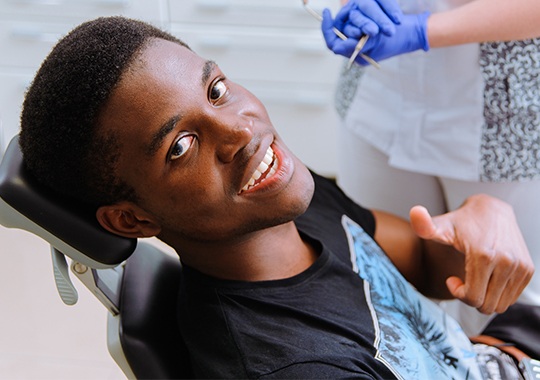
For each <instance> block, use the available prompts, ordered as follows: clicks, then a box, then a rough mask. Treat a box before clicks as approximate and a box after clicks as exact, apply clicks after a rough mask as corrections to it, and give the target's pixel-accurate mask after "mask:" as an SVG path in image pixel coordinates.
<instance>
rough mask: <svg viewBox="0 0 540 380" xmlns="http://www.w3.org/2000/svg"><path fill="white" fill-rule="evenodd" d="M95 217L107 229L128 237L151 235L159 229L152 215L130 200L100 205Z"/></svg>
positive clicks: (157, 232)
mask: <svg viewBox="0 0 540 380" xmlns="http://www.w3.org/2000/svg"><path fill="white" fill-rule="evenodd" d="M96 217H97V220H98V222H99V224H101V226H102V227H103V228H105V229H106V230H107V231H109V232H112V233H113V234H116V235H120V236H124V237H128V238H139V237H152V236H156V235H157V234H159V233H160V231H161V226H160V225H159V223H157V221H156V220H155V218H153V217H152V215H150V214H149V213H147V212H146V211H144V210H143V209H141V208H140V207H138V206H136V205H135V204H133V203H131V202H119V203H116V204H113V205H107V206H101V207H99V208H98V210H97V211H96Z"/></svg>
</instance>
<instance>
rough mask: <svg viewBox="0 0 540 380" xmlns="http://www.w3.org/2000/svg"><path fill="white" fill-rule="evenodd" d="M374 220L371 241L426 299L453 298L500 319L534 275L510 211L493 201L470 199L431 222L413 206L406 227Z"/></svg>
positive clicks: (388, 219)
mask: <svg viewBox="0 0 540 380" xmlns="http://www.w3.org/2000/svg"><path fill="white" fill-rule="evenodd" d="M374 214H375V217H376V222H377V227H376V232H375V239H376V240H377V241H378V242H379V244H380V245H381V247H382V248H383V249H384V250H385V251H386V252H387V254H388V256H389V257H390V259H391V260H392V261H393V262H394V264H396V266H397V267H398V269H399V270H400V271H401V272H402V273H403V274H404V276H405V277H406V278H407V279H408V280H409V281H410V282H411V283H412V284H413V285H415V286H416V287H417V288H418V289H419V290H420V291H421V292H422V293H424V294H426V295H427V296H430V297H434V298H441V299H442V298H448V297H454V298H457V299H460V300H461V301H463V302H465V303H466V304H468V305H470V306H473V307H475V308H477V309H478V310H479V311H481V312H484V313H492V312H498V313H501V312H503V311H505V310H506V309H507V308H508V307H509V306H510V305H512V304H513V303H514V302H515V301H516V300H517V298H518V296H519V295H520V294H521V292H522V291H523V289H524V288H525V286H526V285H527V284H528V282H529V281H530V279H531V277H532V274H533V272H534V267H533V264H532V260H531V258H530V255H529V252H528V249H527V247H526V245H525V242H524V240H523V237H522V235H521V232H520V230H519V227H518V225H517V222H516V219H515V216H514V213H513V210H512V208H511V207H510V206H509V205H508V204H507V203H505V202H502V201H501V200H498V199H496V198H493V197H490V196H487V195H475V196H472V197H470V198H468V199H467V200H466V202H465V203H464V204H463V205H462V206H461V207H460V208H459V209H457V210H455V211H452V212H449V213H447V214H443V215H440V216H435V217H431V216H430V215H429V214H428V212H427V210H426V209H425V208H423V207H421V206H416V207H414V208H413V209H412V210H411V214H410V217H411V223H410V225H409V224H408V223H407V222H406V221H403V220H401V219H399V218H396V217H393V216H391V215H389V214H387V213H381V212H374ZM411 226H412V227H411Z"/></svg>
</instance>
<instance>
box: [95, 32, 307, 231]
mask: <svg viewBox="0 0 540 380" xmlns="http://www.w3.org/2000/svg"><path fill="white" fill-rule="evenodd" d="M99 132H100V133H101V134H107V133H108V132H112V134H113V135H114V136H115V138H116V139H117V140H118V142H119V146H120V148H119V160H118V165H117V175H118V176H119V177H120V178H122V179H123V180H124V181H126V182H127V183H128V184H129V185H131V186H132V187H133V188H134V189H135V191H136V193H137V195H138V196H139V198H140V200H141V201H140V202H139V204H138V206H139V207H141V209H143V210H144V211H145V212H147V213H148V214H149V215H151V217H152V218H154V220H155V221H156V223H158V224H159V226H160V228H161V233H160V237H161V238H162V239H163V240H165V241H167V240H171V238H172V239H175V238H176V237H181V238H182V239H193V240H196V241H206V240H208V241H220V240H228V239H236V238H242V236H244V235H245V234H247V233H250V232H254V231H258V230H260V229H263V228H266V227H271V226H274V225H277V224H281V223H283V222H286V221H290V220H292V219H293V218H295V217H296V216H298V215H299V214H301V213H303V212H304V211H305V209H306V208H307V206H308V204H309V202H310V200H311V196H312V193H313V181H312V177H311V174H310V173H309V171H308V170H307V168H306V167H305V166H304V165H303V164H302V163H301V162H300V161H299V160H298V159H297V158H296V157H295V156H294V155H293V154H291V152H289V150H288V149H287V147H286V146H285V145H284V143H283V142H282V141H281V139H280V138H279V136H278V134H277V132H276V131H275V129H274V127H273V126H272V124H271V122H270V120H269V117H268V114H267V112H266V110H265V108H264V106H263V105H262V104H261V102H260V101H259V100H258V99H257V98H256V97H255V96H254V95H253V94H251V93H250V92H249V91H247V90H246V89H244V88H243V87H241V86H239V85H237V84H235V83H233V82H231V81H229V80H228V79H226V77H225V76H224V74H223V73H222V72H221V70H220V69H219V67H218V66H217V65H215V64H214V63H213V62H211V61H206V60H204V59H202V58H201V57H199V56H198V55H196V54H195V53H193V52H192V51H190V50H189V49H187V48H185V47H183V46H180V45H178V44H175V43H172V42H168V41H164V40H153V41H151V42H150V43H149V44H148V45H147V46H146V48H145V49H144V50H143V51H142V53H141V55H140V56H139V57H138V59H137V60H136V61H135V62H134V63H133V64H132V65H131V67H130V69H129V70H128V71H127V72H126V73H125V75H124V76H123V78H122V79H121V81H120V83H119V85H118V86H117V88H116V89H115V90H114V91H113V93H112V95H111V97H110V99H109V101H108V102H107V104H106V106H105V108H104V109H103V111H102V112H101V118H100V131H99Z"/></svg>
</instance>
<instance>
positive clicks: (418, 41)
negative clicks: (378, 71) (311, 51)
mask: <svg viewBox="0 0 540 380" xmlns="http://www.w3.org/2000/svg"><path fill="white" fill-rule="evenodd" d="M344 8H345V7H344ZM351 12H352V9H351V10H350V12H349V13H351ZM429 15H430V13H429V12H424V13H420V14H407V15H403V16H402V18H401V23H400V24H397V25H395V28H396V31H395V33H394V34H393V35H390V36H389V35H386V34H384V33H378V34H376V35H370V37H369V39H368V41H367V43H366V44H365V45H364V47H363V48H362V50H361V52H362V53H364V54H366V55H367V56H369V57H371V58H372V59H374V60H375V61H382V60H384V59H387V58H390V57H394V56H396V55H400V54H404V53H409V52H412V51H415V50H419V49H423V50H425V51H428V50H429V43H428V39H427V34H426V23H427V19H428V17H429ZM338 16H339V18H338ZM353 21H354V18H351V17H344V15H343V14H341V15H340V14H339V13H338V15H337V16H336V19H335V20H334V19H332V15H331V14H330V11H329V10H328V9H325V10H324V11H323V21H322V24H321V28H322V32H323V36H324V39H325V41H326V46H328V48H329V49H330V50H332V51H333V52H334V53H336V54H339V55H343V56H345V57H350V56H351V54H352V53H353V51H354V48H355V47H356V44H357V43H358V40H359V39H360V37H361V35H362V34H364V33H365V32H363V31H362V28H361V27H359V26H358V25H355V24H354V23H353ZM333 27H336V28H337V29H339V30H341V31H343V33H344V34H345V35H346V36H348V37H349V38H348V39H347V40H345V41H343V40H341V39H340V38H339V37H337V36H336V35H335V33H334V32H333V29H332V28H333ZM366 34H367V33H366ZM355 61H356V62H357V63H358V64H360V65H362V66H366V65H368V62H367V61H365V60H364V59H363V58H362V57H361V56H360V55H359V56H358V57H357V58H356V60H355Z"/></svg>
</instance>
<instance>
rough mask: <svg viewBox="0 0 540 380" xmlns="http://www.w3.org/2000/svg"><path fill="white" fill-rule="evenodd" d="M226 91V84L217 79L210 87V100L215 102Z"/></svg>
mask: <svg viewBox="0 0 540 380" xmlns="http://www.w3.org/2000/svg"><path fill="white" fill-rule="evenodd" d="M226 92H227V85H225V83H224V82H223V80H219V81H217V82H216V83H214V84H213V85H212V88H211V89H210V94H209V97H210V100H211V101H212V102H215V101H217V100H219V99H220V98H221V97H222V96H223V95H225V93H226Z"/></svg>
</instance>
